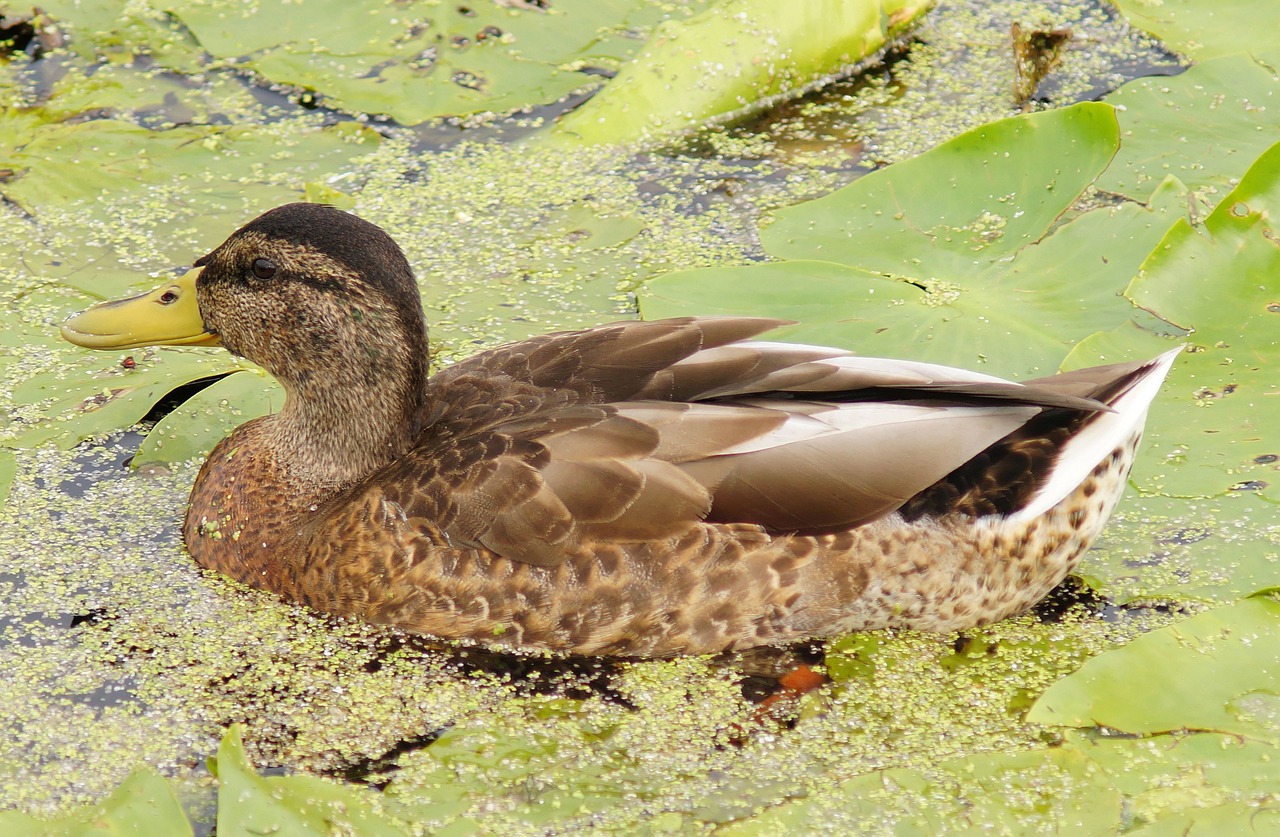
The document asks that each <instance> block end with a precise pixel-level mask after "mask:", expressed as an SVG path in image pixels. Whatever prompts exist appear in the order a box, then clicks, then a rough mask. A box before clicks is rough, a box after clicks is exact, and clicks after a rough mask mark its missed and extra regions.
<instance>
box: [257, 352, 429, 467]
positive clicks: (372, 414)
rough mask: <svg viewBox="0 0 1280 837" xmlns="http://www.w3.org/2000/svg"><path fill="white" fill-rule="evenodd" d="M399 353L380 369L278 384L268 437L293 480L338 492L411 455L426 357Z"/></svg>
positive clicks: (332, 371)
mask: <svg viewBox="0 0 1280 837" xmlns="http://www.w3.org/2000/svg"><path fill="white" fill-rule="evenodd" d="M394 354H395V357H393V358H390V359H385V358H384V361H383V362H380V363H373V364H368V365H365V366H353V365H349V364H337V365H331V366H328V367H326V368H323V369H319V370H315V371H312V372H311V373H310V374H308V375H307V376H306V377H305V378H301V379H299V378H294V379H292V380H291V379H289V378H287V377H283V376H282V377H281V383H282V384H284V387H285V392H286V398H285V403H284V406H283V407H282V408H281V410H280V412H279V413H277V414H276V415H274V416H271V417H270V418H269V419H267V421H266V426H265V427H264V428H263V430H264V433H265V437H264V438H265V441H266V442H267V444H268V446H269V447H270V449H271V450H272V451H273V453H274V454H275V458H276V462H277V463H279V465H280V467H281V468H282V469H283V470H284V471H285V472H286V473H287V476H288V477H289V478H291V479H292V480H295V481H298V482H301V483H303V484H308V485H312V486H315V487H316V488H322V487H323V488H327V489H330V490H336V489H338V488H341V487H342V486H346V485H350V484H351V483H354V482H356V481H358V480H360V479H362V478H363V477H365V476H367V475H368V474H370V473H372V472H373V471H375V470H377V469H378V468H381V467H382V466H384V465H386V464H388V463H390V462H391V461H393V460H395V459H396V458H397V457H399V456H402V455H403V454H404V453H406V452H407V451H408V450H409V448H410V447H411V446H412V445H413V442H414V440H415V439H416V438H417V436H418V432H419V427H418V424H419V422H418V421H417V420H416V417H417V416H419V415H421V413H422V406H423V403H424V401H425V393H426V379H427V368H426V367H427V358H426V352H425V351H422V352H420V353H410V352H403V351H401V352H396V353H394ZM415 354H417V356H416V357H415V356H414V355H415Z"/></svg>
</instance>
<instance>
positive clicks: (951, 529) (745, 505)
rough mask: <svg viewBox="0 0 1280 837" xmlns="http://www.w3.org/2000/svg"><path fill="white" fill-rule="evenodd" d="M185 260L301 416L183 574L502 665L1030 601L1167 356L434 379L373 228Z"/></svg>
mask: <svg viewBox="0 0 1280 837" xmlns="http://www.w3.org/2000/svg"><path fill="white" fill-rule="evenodd" d="M197 265H198V266H199V267H200V268H201V272H200V274H199V278H198V280H197V282H196V285H195V288H196V294H197V296H198V303H199V315H200V317H201V318H202V322H201V323H198V324H196V325H195V327H194V330H193V331H192V333H193V334H195V335H197V337H195V338H192V337H188V338H185V339H187V340H188V342H189V341H190V340H191V339H205V338H206V337H208V336H209V335H213V336H216V338H217V339H220V340H221V342H222V344H223V345H225V346H226V347H227V348H228V349H230V350H231V351H233V352H236V353H238V354H242V355H244V356H246V357H248V358H249V359H251V360H253V361H255V362H257V363H259V364H261V365H262V366H264V367H265V368H266V369H267V370H268V371H270V372H271V373H272V374H273V375H275V376H276V378H277V379H279V380H280V381H281V383H282V384H283V385H284V387H285V389H286V391H287V393H288V398H287V400H286V402H285V405H284V407H283V408H282V409H281V411H280V412H279V413H277V414H275V415H271V416H266V417H263V418H259V419H255V420H253V421H251V422H248V423H247V424H245V425H243V426H241V427H240V428H238V429H236V430H235V432H233V433H232V434H231V436H229V437H228V438H227V439H224V440H223V441H222V442H221V443H219V444H218V446H217V447H216V448H215V449H214V450H213V452H212V453H211V454H210V455H209V458H208V461H207V462H206V463H205V465H204V467H203V469H202V470H201V471H200V474H199V476H198V477H197V479H196V483H195V486H194V488H193V489H192V494H191V505H190V509H189V511H188V514H187V518H186V523H185V525H184V529H183V534H184V537H185V539H186V543H187V546H188V548H189V549H190V551H191V554H192V556H193V557H194V558H195V559H196V561H197V562H199V563H200V564H201V565H202V566H206V567H211V568H214V569H217V570H219V571H220V572H223V573H226V574H227V575H230V576H232V577H234V578H236V579H239V580H241V581H244V582H247V583H249V584H252V585H254V586H256V587H260V588H263V589H267V590H272V591H275V592H277V593H279V594H281V595H283V596H286V597H288V598H290V599H294V600H297V601H301V602H304V603H306V604H308V605H310V606H312V607H315V608H317V609H319V610H323V611H326V612H330V613H337V614H342V615H348V616H355V617H359V618H362V619H366V620H369V621H372V622H377V623H383V624H392V625H398V626H400V627H402V628H406V629H408V630H412V631H419V632H423V633H427V634H432V635H436V636H442V637H462V638H466V639H471V640H476V641H479V642H484V643H487V644H491V645H499V646H507V647H513V648H536V649H553V650H557V651H571V652H577V653H584V654H625V655H647V656H649V655H651V656H659V655H670V654H678V653H703V652H717V651H724V650H729V649H741V648H747V647H750V646H753V645H759V644H765V643H773V642H780V641H786V640H792V639H796V638H800V637H806V636H814V635H831V634H837V633H841V632H846V631H852V630H863V629H872V628H881V627H886V626H891V625H902V626H909V627H915V628H922V629H927V630H954V629H960V628H967V627H971V626H974V625H978V624H983V623H987V622H991V621H994V620H997V619H1001V618H1004V617H1006V616H1009V615H1011V614H1014V613H1018V612H1020V611H1022V610H1025V609H1026V608H1027V607H1029V606H1030V605H1032V604H1033V603H1035V602H1036V601H1037V600H1038V599H1040V598H1041V597H1042V596H1043V595H1045V594H1046V593H1047V592H1048V591H1049V590H1050V589H1051V588H1053V587H1054V586H1055V585H1056V584H1058V583H1059V582H1060V581H1061V580H1062V579H1063V577H1064V576H1065V575H1066V574H1067V572H1069V571H1070V570H1071V568H1072V567H1073V566H1074V565H1075V563H1076V562H1077V561H1078V559H1079V558H1080V556H1081V555H1082V554H1083V553H1084V551H1085V550H1086V549H1087V547H1088V545H1089V543H1090V542H1091V541H1092V540H1093V539H1094V537H1095V536H1096V535H1097V534H1098V532H1099V531H1100V530H1101V528H1102V526H1103V524H1104V522H1105V520H1106V518H1107V516H1108V514H1109V513H1110V511H1111V509H1112V507H1113V506H1114V504H1115V502H1116V500H1117V498H1118V497H1119V495H1120V492H1121V490H1122V488H1123V485H1124V481H1125V476H1126V474H1127V473H1128V469H1129V465H1130V464H1131V462H1132V457H1133V451H1134V449H1135V447H1136V445H1137V442H1138V438H1139V436H1140V433H1141V428H1142V423H1143V419H1144V417H1145V412H1146V409H1147V405H1148V403H1149V402H1150V400H1151V398H1152V397H1153V396H1154V394H1155V392H1156V390H1157V389H1158V387H1159V383H1160V381H1161V380H1162V379H1163V377H1164V374H1165V373H1166V372H1167V370H1168V368H1169V366H1170V364H1171V363H1172V360H1173V353H1170V354H1168V355H1166V356H1164V357H1162V358H1160V359H1157V360H1155V361H1150V362H1142V363H1132V364H1124V365H1118V366H1113V367H1099V368H1096V369H1093V370H1082V371H1081V372H1076V373H1071V374H1069V375H1064V376H1055V377H1050V378H1046V379H1042V380H1040V381H1036V382H1032V384H1031V385H1019V384H1013V383H1009V382H1004V381H998V380H996V379H994V378H990V377H989V376H985V375H979V374H976V373H970V372H964V371H962V370H955V369H949V368H946V367H939V366H934V365H930V364H916V363H911V362H909V361H891V360H881V359H874V358H857V357H853V356H851V355H849V354H848V353H847V352H843V351H841V350H837V349H828V348H823V347H813V346H798V345H786V344H774V343H765V342H757V341H753V340H752V338H754V337H755V336H756V335H758V334H760V333H762V332H765V331H767V330H769V329H771V328H773V327H775V326H776V325H778V324H780V321H774V320H762V319H746V318H682V319H672V320H661V321H656V322H624V323H615V324H612V325H607V326H601V327H599V328H594V329H589V330H586V331H578V332H565V333H561V334H551V335H546V336H542V337H537V338H533V339H531V340H526V341H523V342H520V343H514V344H511V345H507V346H503V347H500V348H497V349H494V350H491V351H488V352H484V353H482V354H480V355H477V356H476V357H474V358H471V359H470V360H467V361H464V362H461V363H458V364H456V365H454V366H452V367H449V368H448V369H446V370H444V371H443V372H440V373H438V374H436V375H435V376H434V377H428V374H427V367H426V365H427V360H426V358H427V345H426V331H425V326H424V323H423V317H422V311H421V307H420V304H419V302H418V295H417V292H416V286H415V284H414V280H413V276H412V273H411V271H410V268H409V266H408V264H407V263H406V262H405V260H404V257H403V256H402V255H401V254H400V251H399V249H398V248H397V247H396V246H395V244H394V243H393V242H392V241H391V239H390V238H389V237H387V236H386V234H385V233H383V232H382V231H381V230H379V229H378V228H377V227H374V226H373V225H370V224H367V223H365V222H363V221H360V220H358V219H356V218H354V217H352V216H350V215H347V214H345V213H342V212H339V211H338V210H335V209H332V208H328V207H320V206H313V205H305V204H294V205H289V206H285V207H281V208H279V209H276V210H273V211H271V212H268V213H267V214H265V215H263V216H261V217H259V218H258V219H256V220H254V221H253V222H251V223H250V224H248V225H246V226H245V227H244V228H242V229H241V230H239V231H238V232H236V233H235V234H234V235H232V236H231V238H229V239H228V240H227V241H226V242H225V243H224V244H222V245H221V246H219V247H218V248H217V249H216V250H214V251H213V252H212V253H210V254H209V255H208V256H205V257H204V258H203V259H201V260H200V261H199V262H197ZM140 299H141V298H140ZM90 313H92V312H90ZM83 316H84V317H86V318H87V317H88V316H89V314H86V315H83ZM91 326H92V324H91V323H88V320H87V319H78V320H73V321H71V322H69V323H68V325H67V327H66V328H65V329H64V333H67V334H68V336H69V337H71V339H76V337H77V336H78V337H82V338H85V341H86V342H87V341H88V339H89V338H87V337H85V334H87V333H88V332H89V331H92V330H93V329H92V328H91ZM200 329H203V330H204V333H202V332H201V331H200ZM205 333H207V334H205ZM95 339H96V338H95ZM131 339H132V338H131ZM210 339H212V338H210ZM94 345H101V343H97V344H94ZM115 345H121V344H120V343H119V342H117V343H116V344H115Z"/></svg>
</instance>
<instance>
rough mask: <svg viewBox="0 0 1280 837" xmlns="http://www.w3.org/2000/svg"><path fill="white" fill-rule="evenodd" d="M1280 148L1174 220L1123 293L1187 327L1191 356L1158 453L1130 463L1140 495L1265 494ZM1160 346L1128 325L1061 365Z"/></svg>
mask: <svg viewBox="0 0 1280 837" xmlns="http://www.w3.org/2000/svg"><path fill="white" fill-rule="evenodd" d="M1277 217H1280V144H1277V145H1275V146H1272V148H1271V149H1270V150H1269V151H1267V152H1266V153H1265V154H1263V156H1262V157H1260V158H1259V159H1258V160H1257V162H1255V163H1254V165H1253V166H1252V167H1251V168H1250V169H1249V171H1248V173H1247V174H1246V175H1245V176H1244V178H1243V179H1242V180H1241V181H1240V185H1239V186H1237V187H1236V188H1235V189H1234V190H1233V191H1232V192H1231V193H1230V194H1228V195H1227V196H1226V197H1224V198H1223V200H1222V202H1221V203H1220V204H1219V205H1218V207H1217V208H1216V209H1215V210H1214V211H1213V213H1212V214H1210V215H1209V217H1208V218H1206V219H1205V222H1204V225H1203V227H1202V228H1197V227H1193V226H1192V225H1191V224H1189V223H1187V222H1186V221H1185V220H1181V221H1179V222H1178V223H1176V224H1175V225H1174V226H1173V227H1172V228H1171V229H1170V230H1169V232H1168V234H1167V235H1166V236H1165V238H1164V240H1163V241H1162V242H1161V243H1160V246H1159V247H1157V248H1156V249H1155V250H1154V251H1153V252H1152V253H1151V256H1150V258H1148V259H1147V260H1146V261H1145V262H1144V263H1143V265H1142V270H1141V272H1140V274H1139V275H1138V277H1137V278H1135V279H1134V280H1133V282H1132V283H1131V284H1130V286H1129V288H1128V290H1127V291H1126V292H1125V293H1126V296H1128V297H1129V298H1130V299H1132V300H1133V302H1134V303H1136V304H1137V305H1140V306H1142V307H1143V308H1145V309H1147V310H1148V311H1151V312H1153V313H1155V314H1157V315H1158V316H1160V317H1161V318H1163V319H1164V320H1167V321H1168V322H1170V323H1173V324H1174V325H1176V326H1178V327H1179V328H1181V329H1184V330H1186V331H1189V332H1191V335H1190V337H1189V338H1188V340H1189V341H1190V343H1191V346H1192V351H1190V352H1189V353H1188V354H1187V355H1186V356H1185V357H1184V358H1183V359H1182V360H1181V361H1180V362H1179V364H1178V366H1177V367H1176V368H1175V370H1174V372H1173V374H1172V375H1171V377H1170V380H1169V383H1168V385H1167V386H1166V387H1165V389H1164V391H1163V393H1162V395H1161V396H1160V398H1159V400H1158V401H1157V402H1156V405H1155V407H1154V408H1153V410H1152V416H1151V420H1150V432H1151V434H1152V435H1153V436H1154V437H1156V438H1158V440H1159V445H1160V453H1161V455H1160V456H1156V457H1150V456H1149V457H1145V458H1143V459H1140V460H1139V463H1138V465H1137V467H1136V469H1135V471H1134V479H1135V480H1136V481H1137V483H1138V484H1139V486H1141V487H1142V489H1143V490H1145V491H1150V492H1160V493H1164V494H1172V495H1180V496H1209V495H1213V494H1221V493H1223V492H1226V491H1228V490H1233V489H1234V490H1246V491H1256V492H1259V493H1260V494H1262V495H1264V496H1268V497H1274V496H1275V492H1276V489H1277V482H1278V481H1277V479H1276V467H1275V463H1276V461H1277V460H1276V457H1277V456H1280V427H1277V425H1276V423H1275V422H1274V421H1271V420H1269V417H1270V416H1271V415H1273V414H1274V413H1275V406H1276V403H1277V402H1280V381H1278V380H1277V378H1276V375H1275V369H1276V368H1277V366H1278V365H1280V283H1278V282H1277V277H1278V276H1280V247H1277V246H1276V237H1277V229H1278V228H1277V225H1276V220H1275V219H1276V218H1277ZM1158 344H1163V345H1167V343H1165V342H1164V341H1162V340H1158V339H1155V338H1153V337H1152V336H1151V335H1150V334H1149V333H1148V332H1147V331H1146V330H1144V329H1142V328H1138V327H1136V326H1132V325H1128V326H1123V327H1120V328H1117V329H1116V330H1114V331H1112V332H1110V333H1109V334H1106V335H1099V336H1098V337H1096V338H1093V339H1091V340H1089V341H1086V342H1085V343H1083V344H1082V345H1081V346H1080V347H1079V348H1078V349H1077V350H1076V351H1075V352H1073V354H1072V356H1071V358H1069V364H1070V365H1073V366H1083V365H1087V364H1088V363H1090V362H1093V361H1094V360H1096V359H1098V358H1100V357H1106V356H1110V357H1114V356H1117V355H1119V354H1121V353H1126V352H1131V351H1138V352H1147V351H1150V349H1151V348H1153V347H1154V346H1155V345H1158Z"/></svg>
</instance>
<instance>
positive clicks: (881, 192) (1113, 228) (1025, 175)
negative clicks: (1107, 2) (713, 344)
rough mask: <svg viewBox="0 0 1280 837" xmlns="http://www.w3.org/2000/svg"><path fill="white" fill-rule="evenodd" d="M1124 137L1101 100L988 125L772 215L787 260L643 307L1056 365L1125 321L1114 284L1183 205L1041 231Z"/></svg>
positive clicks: (659, 287)
mask: <svg viewBox="0 0 1280 837" xmlns="http://www.w3.org/2000/svg"><path fill="white" fill-rule="evenodd" d="M1117 143H1118V129H1117V126H1116V122H1115V116H1114V113H1113V111H1112V110H1111V109H1110V108H1109V107H1108V106H1106V105H1097V104H1084V105H1077V106H1075V107H1072V108H1067V109H1063V110H1059V111H1052V112H1049V113H1044V114H1037V115H1034V116H1024V117H1017V118H1014V119H1009V120H1004V121H1002V122H997V123H993V124H991V125H987V126H983V127H982V128H979V129H977V130H974V131H971V132H969V133H967V134H964V135H962V136H960V137H958V138H956V139H955V140H952V141H951V142H948V143H946V144H944V145H942V146H940V147H938V148H937V149H934V150H933V151H930V152H928V153H926V154H923V155H921V156H920V157H918V158H915V159H912V160H909V161H906V162H903V163H899V164H896V165H894V166H892V167H890V168H888V169H884V170H882V171H879V172H876V173H874V174H872V175H868V176H867V177H864V178H862V179H860V180H857V181H855V182H854V183H853V184H851V185H850V186H847V187H845V188H844V189H841V190H840V191H838V192H835V193H833V194H831V195H828V196H827V197H824V198H820V199H818V200H815V201H810V202H808V203H804V204H800V205H798V206H794V207H791V208H789V209H785V210H781V211H779V212H778V213H776V219H777V220H776V221H775V222H774V223H773V224H772V225H771V226H769V227H767V228H766V229H765V230H764V232H763V233H762V234H761V240H762V242H763V243H764V245H765V247H766V249H767V250H768V251H769V253H770V254H771V255H774V256H776V257H779V258H782V259H784V261H781V262H776V263H771V264H765V265H757V266H747V267H741V268H723V269H711V270H704V271H690V272H683V273H676V274H671V275H668V276H664V277H661V278H660V279H658V280H655V281H653V282H650V283H649V286H648V287H649V293H648V294H647V295H646V296H645V297H643V298H642V300H641V309H642V311H643V313H644V314H645V315H646V316H649V317H657V316H671V315H675V314H685V313H695V312H697V313H704V314H705V313H756V314H761V315H765V314H767V315H768V316H794V317H796V318H797V319H800V320H802V325H801V326H799V327H796V328H792V329H788V330H787V331H785V332H782V333H783V334H785V336H787V337H788V338H789V339H794V340H802V339H803V340H811V341H814V342H828V343H832V344H834V345H844V346H849V347H850V348H857V349H858V350H859V351H863V352H866V353H869V354H870V353H877V354H879V353H883V354H890V355H892V354H910V355H911V356H913V357H917V358H921V359H928V360H935V361H939V362H945V363H952V364H956V365H961V366H964V365H972V366H980V365H983V364H987V365H988V366H989V367H990V368H991V369H992V370H993V371H996V372H1003V373H1007V374H1029V373H1035V372H1041V373H1043V372H1047V371H1051V370H1052V369H1053V368H1054V367H1055V366H1056V364H1057V362H1058V360H1059V359H1060V358H1061V357H1062V355H1063V353H1064V352H1065V351H1066V350H1067V348H1068V347H1069V346H1070V345H1071V344H1073V343H1074V342H1075V341H1077V340H1079V339H1081V338H1083V337H1084V336H1086V335H1088V334H1089V333H1090V332H1092V331H1095V330H1096V329H1097V324H1098V323H1105V322H1112V323H1116V324H1118V323H1120V322H1122V321H1123V320H1124V319H1125V318H1126V317H1128V316H1129V315H1130V314H1131V312H1132V307H1131V306H1130V305H1128V304H1127V303H1126V302H1125V301H1124V300H1123V299H1122V298H1121V297H1120V295H1119V291H1120V290H1121V289H1122V288H1123V287H1124V284H1125V283H1126V282H1127V281H1128V280H1129V278H1130V276H1132V274H1133V271H1134V270H1136V268H1137V266H1138V265H1139V264H1140V263H1141V260H1142V259H1143V257H1145V256H1146V254H1147V253H1148V252H1149V251H1150V249H1151V247H1152V246H1154V244H1155V243H1156V242H1157V241H1159V238H1160V236H1161V235H1162V234H1163V232H1164V230H1165V229H1166V228H1167V226H1168V224H1169V222H1170V220H1171V218H1172V217H1174V215H1175V213H1176V212H1177V211H1178V210H1177V207H1178V204H1179V202H1180V200H1181V198H1180V196H1179V188H1178V186H1177V184H1176V183H1172V182H1171V183H1169V184H1166V186H1165V187H1164V188H1162V189H1160V190H1158V192H1157V193H1156V194H1155V195H1154V196H1153V197H1152V198H1151V200H1150V201H1149V203H1148V204H1146V205H1139V204H1127V205H1124V206H1120V207H1116V208H1111V209H1104V210H1098V211H1096V212H1093V213H1088V214H1086V215H1084V216H1083V217H1080V218H1078V219H1076V220H1075V221H1073V222H1072V223H1069V224H1066V225H1064V226H1062V227H1061V228H1059V229H1057V230H1056V231H1054V232H1053V234H1051V235H1050V234H1049V233H1050V230H1051V229H1052V228H1053V225H1054V224H1055V223H1056V222H1058V221H1059V219H1060V218H1061V216H1062V214H1063V213H1064V212H1065V211H1066V210H1067V209H1068V208H1069V207H1070V206H1071V205H1072V204H1073V203H1074V202H1075V200H1076V199H1077V198H1078V197H1079V196H1080V194H1081V193H1082V192H1083V191H1084V190H1085V189H1086V188H1087V187H1088V186H1089V184H1090V183H1091V182H1092V181H1093V179H1094V178H1095V177H1097V176H1098V174H1099V173H1100V172H1101V171H1102V170H1103V169H1104V168H1105V167H1106V165H1107V163H1108V162H1109V161H1110V159H1111V156H1112V155H1113V154H1114V153H1115V149H1116V147H1117ZM1045 159H1052V160H1054V165H1053V166H1052V167H1045V166H1043V165H1040V164H1039V162H1040V161H1042V160H1045ZM1082 251H1087V252H1088V254H1089V255H1088V257H1087V259H1088V261H1087V262H1083V263H1082V261H1081V257H1080V253H1081V252H1082ZM1065 265H1070V268H1069V269H1068V268H1066V267H1064V266H1065Z"/></svg>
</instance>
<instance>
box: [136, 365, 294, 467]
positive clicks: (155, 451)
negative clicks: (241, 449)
mask: <svg viewBox="0 0 1280 837" xmlns="http://www.w3.org/2000/svg"><path fill="white" fill-rule="evenodd" d="M282 404H284V389H283V388H282V387H281V386H280V385H279V384H277V383H276V382H275V381H274V380H272V379H271V378H270V377H269V376H268V375H267V374H266V373H265V372H263V371H262V370H260V369H258V368H257V367H254V368H253V369H252V370H246V371H244V372H235V373H233V374H231V375H228V376H226V377H225V378H223V379H221V380H219V381H217V382H215V383H213V384H211V385H209V386H207V387H205V388H204V389H202V390H200V392H198V393H196V394H195V395H193V396H192V397H191V398H188V399H187V400H186V401H184V402H182V405H181V406H179V407H177V408H176V409H174V410H173V411H172V412H171V413H169V414H168V415H167V416H165V417H164V418H162V419H161V420H160V421H158V422H156V426H155V427H153V428H151V431H150V432H149V433H147V437H146V438H145V439H143V441H142V444H141V445H139V446H138V453H137V455H136V456H134V458H133V462H134V464H135V465H142V464H144V463H147V462H181V461H184V460H187V459H193V458H195V457H204V456H205V455H206V454H208V453H209V451H210V450H212V449H213V446H214V445H216V444H217V443H218V441H219V440H220V439H222V438H223V437H225V436H226V435H227V434H229V433H230V432H231V431H232V430H233V429H235V428H236V427H237V426H238V425H241V424H244V423H245V422H246V421H248V420H249V419H251V418H254V417H255V416H260V415H264V414H266V413H271V412H275V411H277V410H279V409H280V407H281V405H282Z"/></svg>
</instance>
